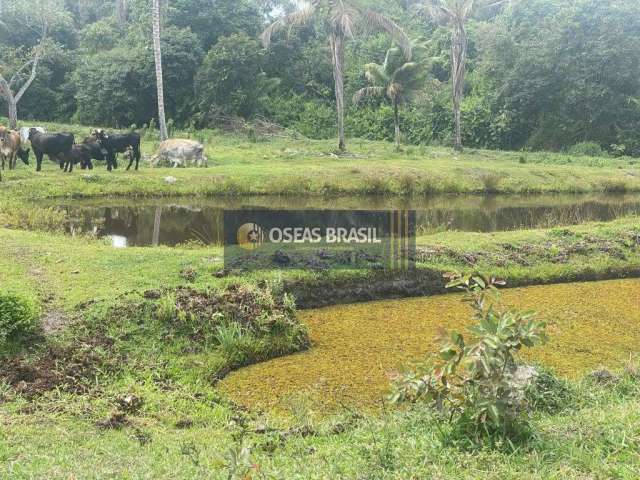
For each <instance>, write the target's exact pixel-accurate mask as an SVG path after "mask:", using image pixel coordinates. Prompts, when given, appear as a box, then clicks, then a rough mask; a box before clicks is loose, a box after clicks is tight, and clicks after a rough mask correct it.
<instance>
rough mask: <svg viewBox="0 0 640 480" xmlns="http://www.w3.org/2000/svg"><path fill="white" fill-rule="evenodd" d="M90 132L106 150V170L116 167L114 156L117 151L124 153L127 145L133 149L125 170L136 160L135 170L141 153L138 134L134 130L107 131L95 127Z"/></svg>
mask: <svg viewBox="0 0 640 480" xmlns="http://www.w3.org/2000/svg"><path fill="white" fill-rule="evenodd" d="M92 134H93V135H95V137H96V138H97V139H98V143H99V144H100V145H101V146H102V147H104V149H105V150H106V151H107V152H108V156H107V170H109V171H111V169H112V168H118V164H117V162H116V156H117V154H118V153H124V152H126V151H127V149H128V148H129V147H131V149H132V151H133V155H132V156H131V159H130V160H129V165H128V166H127V170H129V169H130V168H131V166H132V165H133V162H134V161H135V162H136V170H138V165H139V163H140V159H141V158H142V154H141V153H140V135H139V134H137V133H136V132H130V133H108V132H105V131H104V130H102V129H96V130H93V131H92Z"/></svg>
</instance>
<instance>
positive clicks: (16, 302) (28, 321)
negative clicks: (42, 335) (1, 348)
mask: <svg viewBox="0 0 640 480" xmlns="http://www.w3.org/2000/svg"><path fill="white" fill-rule="evenodd" d="M38 316H39V312H38V307H37V306H36V304H35V302H34V301H33V300H31V299H29V298H27V297H25V296H22V295H18V294H13V293H9V292H0V345H2V344H3V343H4V342H5V341H6V340H7V339H8V338H10V337H14V336H18V335H23V334H27V333H29V332H31V331H32V330H33V329H34V328H35V327H36V325H37V321H38Z"/></svg>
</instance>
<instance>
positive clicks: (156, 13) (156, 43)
mask: <svg viewBox="0 0 640 480" xmlns="http://www.w3.org/2000/svg"><path fill="white" fill-rule="evenodd" d="M151 17H152V21H153V54H154V58H155V63H156V85H157V87H158V123H159V125H160V141H161V142H164V141H165V140H166V139H167V138H169V135H168V134H167V121H166V118H165V115H164V82H163V81H162V49H161V48H160V0H153V4H152V6H151Z"/></svg>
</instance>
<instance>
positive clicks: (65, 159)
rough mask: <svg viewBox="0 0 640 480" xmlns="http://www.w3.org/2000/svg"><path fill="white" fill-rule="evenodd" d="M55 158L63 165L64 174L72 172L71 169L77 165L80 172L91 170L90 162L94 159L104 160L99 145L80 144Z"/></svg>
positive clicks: (91, 164)
mask: <svg viewBox="0 0 640 480" xmlns="http://www.w3.org/2000/svg"><path fill="white" fill-rule="evenodd" d="M96 157H97V158H96ZM57 158H58V160H59V162H61V163H62V164H63V165H64V171H65V172H73V167H74V165H77V164H80V168H82V170H86V169H89V170H93V163H91V160H92V159H94V158H95V159H96V160H104V159H105V156H104V154H103V151H102V150H101V148H100V146H99V145H97V144H91V143H80V144H76V145H73V147H71V150H69V151H68V152H65V153H61V154H59V155H57Z"/></svg>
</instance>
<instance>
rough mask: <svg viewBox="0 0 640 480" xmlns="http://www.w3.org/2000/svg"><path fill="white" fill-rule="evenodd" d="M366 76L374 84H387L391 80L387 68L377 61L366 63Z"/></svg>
mask: <svg viewBox="0 0 640 480" xmlns="http://www.w3.org/2000/svg"><path fill="white" fill-rule="evenodd" d="M364 76H365V78H366V79H367V81H368V82H369V83H370V84H372V85H374V86H381V85H386V84H387V83H389V81H390V80H391V79H390V77H389V75H388V73H387V71H386V70H385V68H384V67H383V66H382V65H378V64H377V63H369V64H367V65H365V66H364Z"/></svg>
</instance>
